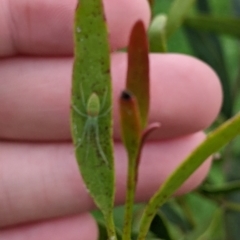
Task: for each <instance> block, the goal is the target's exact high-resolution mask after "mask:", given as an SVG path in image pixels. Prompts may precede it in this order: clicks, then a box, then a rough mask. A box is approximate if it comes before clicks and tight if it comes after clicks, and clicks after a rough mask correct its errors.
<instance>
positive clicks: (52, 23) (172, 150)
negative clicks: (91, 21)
mask: <svg viewBox="0 0 240 240" xmlns="http://www.w3.org/2000/svg"><path fill="white" fill-rule="evenodd" d="M104 2H105V9H106V15H107V20H108V24H109V30H110V42H111V47H112V49H113V51H114V50H115V49H117V48H120V47H125V46H126V45H127V41H128V36H129V33H130V30H131V27H132V25H133V23H134V22H135V21H136V20H138V19H139V18H141V19H142V20H143V21H144V22H145V24H146V25H147V24H148V23H149V15H150V13H149V9H148V6H147V1H145V0H141V1H139V0H133V1H128V0H118V1H111V0H105V1H104ZM75 5H76V1H56V0H53V1H47V0H45V1H39V0H35V1H31V2H30V1H10V0H8V1H7V0H5V1H2V2H1V7H0V39H1V45H0V57H1V60H0V61H1V64H0V79H1V87H0V138H1V142H0V176H1V178H0V179H1V181H0V206H1V208H0V229H1V230H0V240H15V239H17V240H21V239H24V240H25V239H31V240H38V239H41V240H42V239H51V240H54V239H58V240H61V239H64V240H67V239H71V240H73V239H79V238H81V239H83V240H85V239H96V238H97V227H96V224H95V222H94V220H93V218H92V217H91V216H90V214H88V213H87V212H88V211H90V210H92V209H93V208H94V205H93V202H92V200H91V198H90V196H89V195H88V193H87V191H86V189H85V187H84V184H83V182H82V179H81V177H80V175H79V171H78V167H77V164H76V161H75V157H74V151H73V146H72V143H71V136H70V126H69V125H70V124H69V114H70V113H69V112H70V88H71V71H72V63H73V59H72V49H73V41H72V25H73V13H74V8H75ZM150 67H151V96H152V98H151V109H150V122H156V121H157V122H161V124H162V126H161V128H160V129H159V130H158V131H156V132H155V133H154V134H152V136H151V138H150V140H149V142H147V144H146V146H145V147H144V151H143V155H142V161H141V166H140V170H139V174H140V176H139V183H138V189H137V196H136V199H137V201H146V200H147V199H149V197H150V196H152V195H153V193H154V192H155V191H156V190H157V189H158V187H159V186H160V185H161V183H162V182H163V181H164V179H166V177H167V176H168V175H169V174H170V173H171V172H172V171H173V169H174V168H175V167H176V166H177V165H179V163H180V162H181V161H182V160H183V159H184V157H185V156H186V155H188V153H189V152H191V150H192V149H193V148H194V147H195V146H196V145H198V144H199V143H200V142H201V141H202V140H203V139H204V134H203V133H202V132H201V130H202V129H204V128H205V127H207V126H209V124H211V122H212V121H213V120H214V118H215V117H216V115H217V114H218V111H219V108H220V104H221V88H220V84H219V82H218V78H217V76H216V75H215V74H214V72H213V71H212V70H211V69H210V68H209V67H208V66H206V65H205V64H203V63H202V62H200V61H198V60H196V59H193V58H191V57H187V56H183V55H177V54H164V55H160V54H152V55H151V56H150ZM111 70H112V76H113V85H114V103H115V105H114V138H115V140H116V141H115V162H116V171H117V172H116V175H117V195H116V204H122V203H123V202H124V193H125V187H126V185H125V182H126V181H125V179H126V166H127V163H126V154H125V150H124V148H123V146H122V145H121V143H120V142H119V141H118V140H119V139H120V133H119V116H118V107H117V105H116V103H117V102H118V101H117V98H118V97H119V95H120V92H121V90H122V89H123V88H124V84H125V75H126V54H124V53H113V54H112V69H111ZM6 140H7V141H6ZM209 166H210V161H207V162H205V163H204V165H203V166H201V167H200V168H199V169H198V171H197V172H196V173H195V174H194V175H193V176H192V177H191V178H190V179H189V180H188V181H187V182H186V183H185V184H184V185H183V186H182V187H181V189H179V191H178V194H182V193H185V192H188V191H190V190H191V189H193V188H194V187H196V186H197V185H198V184H199V183H200V182H201V181H202V180H203V178H204V176H205V175H206V173H207V171H208V168H209ZM18 224H21V225H18ZM17 225H18V226H17Z"/></svg>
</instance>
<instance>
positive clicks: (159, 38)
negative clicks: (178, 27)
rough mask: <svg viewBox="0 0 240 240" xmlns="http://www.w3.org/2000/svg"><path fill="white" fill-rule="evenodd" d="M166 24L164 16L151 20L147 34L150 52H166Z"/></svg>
mask: <svg viewBox="0 0 240 240" xmlns="http://www.w3.org/2000/svg"><path fill="white" fill-rule="evenodd" d="M166 23H167V16H166V15H165V14H159V15H157V16H156V17H155V18H154V19H153V21H152V23H151V25H150V28H149V34H148V36H149V44H150V51H151V52H167V42H166Z"/></svg>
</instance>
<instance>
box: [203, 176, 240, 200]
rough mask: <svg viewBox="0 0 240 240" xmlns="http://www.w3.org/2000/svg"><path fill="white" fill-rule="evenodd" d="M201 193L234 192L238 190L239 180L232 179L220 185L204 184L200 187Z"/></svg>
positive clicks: (220, 193) (239, 188)
mask: <svg viewBox="0 0 240 240" xmlns="http://www.w3.org/2000/svg"><path fill="white" fill-rule="evenodd" d="M200 191H201V193H203V194H207V195H209V194H210V195H214V196H215V195H225V194H230V193H234V192H240V181H239V180H236V181H232V182H227V183H225V184H222V185H221V186H211V185H210V186H208V185H205V186H203V187H201V188H200Z"/></svg>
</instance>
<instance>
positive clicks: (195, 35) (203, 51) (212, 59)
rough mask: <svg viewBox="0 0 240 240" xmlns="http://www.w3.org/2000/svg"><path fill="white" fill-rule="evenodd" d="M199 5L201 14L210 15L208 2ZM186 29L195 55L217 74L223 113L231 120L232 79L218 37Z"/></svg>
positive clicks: (200, 2) (202, 0) (204, 1)
mask: <svg viewBox="0 0 240 240" xmlns="http://www.w3.org/2000/svg"><path fill="white" fill-rule="evenodd" d="M197 3H198V4H197V6H198V9H199V11H200V12H202V13H204V14H207V13H210V7H209V6H208V2H207V1H206V0H199V1H197ZM185 29H186V34H187V37H188V39H189V43H190V45H191V46H192V49H193V51H194V53H195V55H196V56H197V57H198V58H200V59H201V60H203V61H204V62H206V63H208V64H209V65H210V66H211V67H212V68H213V69H214V70H215V71H216V72H217V74H218V76H219V78H220V80H221V83H222V86H223V93H224V94H223V95H224V101H223V106H222V113H223V114H224V116H225V117H226V118H230V117H231V116H232V114H233V109H232V106H233V102H232V96H231V89H230V79H229V74H228V72H227V68H226V62H225V59H224V53H223V49H222V46H221V43H220V41H219V39H218V37H217V36H216V35H215V34H213V33H204V32H201V31H198V30H196V29H194V28H190V27H186V28H185Z"/></svg>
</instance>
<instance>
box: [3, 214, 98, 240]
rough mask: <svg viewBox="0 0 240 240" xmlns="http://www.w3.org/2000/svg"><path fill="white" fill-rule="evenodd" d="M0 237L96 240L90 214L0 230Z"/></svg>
mask: <svg viewBox="0 0 240 240" xmlns="http://www.w3.org/2000/svg"><path fill="white" fill-rule="evenodd" d="M0 237H1V239H2V240H3V239H4V240H26V239H31V240H42V239H51V240H79V239H89V240H96V239H97V226H96V223H95V221H94V219H93V217H92V216H91V215H90V214H82V215H75V216H71V217H66V218H61V219H54V220H48V221H44V222H37V223H32V224H26V225H23V226H17V227H11V228H6V229H1V230H0Z"/></svg>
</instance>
